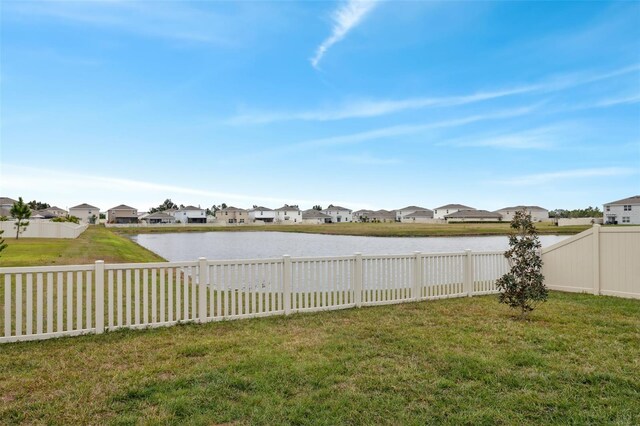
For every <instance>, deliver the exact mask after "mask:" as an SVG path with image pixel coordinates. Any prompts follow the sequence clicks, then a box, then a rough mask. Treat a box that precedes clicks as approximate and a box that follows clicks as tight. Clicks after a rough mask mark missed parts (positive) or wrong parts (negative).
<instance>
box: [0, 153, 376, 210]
mask: <svg viewBox="0 0 640 426" xmlns="http://www.w3.org/2000/svg"><path fill="white" fill-rule="evenodd" d="M0 166H1V167H0V169H1V170H2V173H1V177H2V191H3V193H4V194H13V196H14V197H16V198H17V197H18V196H25V197H29V199H31V198H42V199H48V198H47V197H50V196H51V194H56V200H57V201H56V203H59V204H71V205H73V204H74V203H76V204H77V203H81V202H88V203H91V204H98V205H99V207H100V208H101V209H104V210H106V209H108V208H109V207H111V206H112V205H117V204H121V203H123V202H124V203H126V204H131V205H133V206H134V207H137V208H139V209H141V210H143V209H147V208H149V207H151V206H153V205H157V204H158V203H159V202H161V201H162V200H164V199H166V198H167V197H169V198H171V199H173V200H174V201H176V202H181V201H179V200H193V201H192V202H193V203H195V204H198V203H201V202H202V203H206V202H211V203H212V204H213V202H217V203H220V202H226V203H236V204H238V205H239V206H244V207H249V206H251V205H253V204H267V205H281V204H284V203H292V202H294V201H295V202H296V203H300V204H301V205H303V206H304V205H307V206H309V207H310V206H312V205H314V204H317V203H322V204H329V203H330V202H334V203H338V202H339V203H341V204H350V205H352V206H356V205H357V206H359V207H360V206H361V207H363V208H364V207H367V206H368V205H365V204H358V203H357V202H356V203H354V202H351V201H346V200H342V201H340V200H334V201H330V200H306V199H300V198H297V197H295V195H292V196H291V197H287V198H280V197H265V196H264V195H249V194H242V193H235V192H224V191H212V190H206V189H199V188H196V187H184V186H178V185H172V184H165V183H159V182H148V181H142V180H137V179H124V178H113V177H108V176H100V175H87V174H81V173H69V172H66V171H61V170H45V169H40V168H34V167H25V166H18V165H13V164H6V163H4V164H0ZM42 176H46V177H47V178H46V179H42ZM188 202H191V201H188ZM101 203H104V205H103V204H101Z"/></svg>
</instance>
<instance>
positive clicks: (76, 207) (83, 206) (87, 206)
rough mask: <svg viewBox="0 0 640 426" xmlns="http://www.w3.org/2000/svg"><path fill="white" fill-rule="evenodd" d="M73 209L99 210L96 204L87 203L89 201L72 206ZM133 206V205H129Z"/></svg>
mask: <svg viewBox="0 0 640 426" xmlns="http://www.w3.org/2000/svg"><path fill="white" fill-rule="evenodd" d="M71 208H72V209H96V210H99V209H98V207H96V206H92V205H91V204H87V203H82V204H78V205H77V206H75V207H71ZM129 208H131V207H129Z"/></svg>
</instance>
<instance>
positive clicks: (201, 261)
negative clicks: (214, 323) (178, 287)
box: [198, 257, 209, 322]
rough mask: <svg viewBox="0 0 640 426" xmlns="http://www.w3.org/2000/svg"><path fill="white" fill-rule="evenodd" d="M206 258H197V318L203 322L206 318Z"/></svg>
mask: <svg viewBox="0 0 640 426" xmlns="http://www.w3.org/2000/svg"><path fill="white" fill-rule="evenodd" d="M207 269H208V268H207V258H205V257H199V258H198V319H199V320H200V322H204V321H205V319H206V318H207V281H208V280H207V278H208V277H207V275H209V274H208V273H207Z"/></svg>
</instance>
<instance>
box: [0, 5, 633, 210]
mask: <svg viewBox="0 0 640 426" xmlns="http://www.w3.org/2000/svg"><path fill="white" fill-rule="evenodd" d="M0 7H1V18H0V19H1V39H0V47H1V52H0V55H1V63H0V85H1V86H0V89H1V94H0V101H1V102H0V107H1V110H0V118H1V128H0V138H1V139H0V149H1V151H0V166H1V168H0V195H3V196H9V197H12V198H17V197H18V196H23V197H24V198H26V199H29V200H31V199H38V200H42V201H46V202H49V203H51V204H56V205H58V206H60V207H69V206H73V205H75V204H79V203H83V202H88V203H90V204H94V205H97V206H99V207H101V208H102V209H103V210H106V209H108V208H110V207H113V206H115V205H117V204H121V203H125V204H129V205H132V206H134V207H136V208H139V209H141V210H146V209H147V208H149V207H151V206H155V205H158V204H160V203H161V202H162V201H163V200H164V199H165V198H172V199H173V200H174V201H175V202H178V203H183V204H196V205H202V206H210V205H212V204H219V203H222V202H226V203H227V204H230V205H235V206H238V207H251V206H252V205H253V204H260V205H266V206H271V207H278V206H280V205H282V204H283V203H289V204H292V203H298V204H300V205H301V207H306V208H309V207H311V206H312V205H313V204H318V203H319V204H321V205H323V206H326V205H327V204H329V203H334V204H341V205H346V206H348V207H351V208H354V209H357V208H376V209H377V208H386V209H392V208H401V207H404V206H405V205H410V204H417V205H421V206H425V207H429V208H433V207H437V206H440V205H443V204H447V203H463V204H467V205H470V206H473V207H476V208H480V209H488V210H494V209H498V208H501V207H504V206H509V205H515V204H538V205H541V206H544V207H546V208H549V209H552V208H579V207H586V206H588V205H601V204H602V203H604V202H608V201H612V200H616V199H620V198H625V197H628V196H631V195H636V194H639V193H640V3H638V2H506V1H505V2H489V1H483V2H448V1H447V2H437V1H429V2H393V1H384V2H353V1H351V2H350V1H342V2H265V1H262V2H213V1H199V2H193V3H188V2H169V1H161V2H150V1H149V2H123V1H114V0H112V1H105V2H95V1H92V2H54V1H48V2H37V1H29V2H22V1H3V2H2V3H1V4H0Z"/></svg>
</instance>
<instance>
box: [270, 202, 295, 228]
mask: <svg viewBox="0 0 640 426" xmlns="http://www.w3.org/2000/svg"><path fill="white" fill-rule="evenodd" d="M274 211H275V212H276V218H275V221H276V223H280V224H291V223H302V212H301V211H300V208H298V206H297V205H291V206H290V205H288V204H285V205H284V206H282V207H280V208H278V209H275V210H274Z"/></svg>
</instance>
